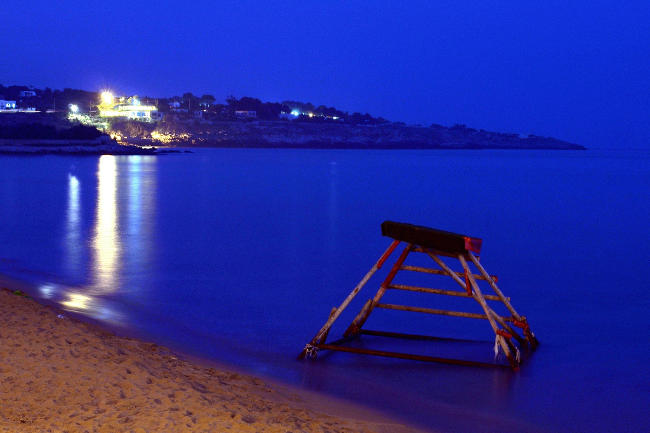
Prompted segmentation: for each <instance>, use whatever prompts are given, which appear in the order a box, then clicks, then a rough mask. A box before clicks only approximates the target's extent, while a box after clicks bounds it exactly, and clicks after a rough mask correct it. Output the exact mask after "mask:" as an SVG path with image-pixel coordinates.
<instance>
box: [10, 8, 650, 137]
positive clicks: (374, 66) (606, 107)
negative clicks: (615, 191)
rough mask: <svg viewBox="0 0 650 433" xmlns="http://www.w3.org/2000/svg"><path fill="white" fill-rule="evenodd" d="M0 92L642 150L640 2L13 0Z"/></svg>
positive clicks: (644, 72)
mask: <svg viewBox="0 0 650 433" xmlns="http://www.w3.org/2000/svg"><path fill="white" fill-rule="evenodd" d="M0 17H2V22H3V27H4V30H3V33H4V36H3V39H2V43H1V44H0V83H2V84H5V85H7V84H32V85H34V86H36V87H45V86H49V87H52V88H63V87H72V88H84V89H89V90H90V89H100V88H105V87H110V88H113V89H115V90H116V91H119V92H123V93H137V94H140V95H151V96H171V95H174V94H181V93H183V92H185V91H192V92H193V93H195V94H202V93H212V94H214V95H215V96H216V97H217V98H218V99H225V97H226V96H228V95H231V94H232V95H235V96H244V95H247V96H256V97H259V98H261V99H264V100H273V101H275V100H284V99H297V100H302V101H309V102H312V103H315V104H325V105H333V106H336V107H337V108H340V109H344V110H347V111H360V112H370V113H371V114H373V115H378V116H383V117H386V118H388V119H391V120H402V121H406V122H408V123H421V124H424V125H428V124H430V123H439V124H443V125H453V124H455V123H463V124H466V125H468V126H472V127H475V128H483V129H489V130H497V131H504V132H517V133H523V134H528V133H533V134H537V135H548V136H555V137H557V138H561V139H565V140H568V141H573V142H577V143H580V144H584V145H586V146H588V147H598V148H647V147H650V2H648V1H635V0H631V1H626V2H614V1H597V0H593V1H570V0H569V1H567V0H565V1H555V0H547V1H544V2H530V1H489V0H485V1H472V2H469V1H462V0H457V1H386V0H376V1H364V2H362V1H328V2H322V1H281V2H279V1H278V2H271V1H252V0H239V1H186V2H178V1H148V2H140V1H128V2H127V1H120V0H114V1H111V2H101V4H95V2H88V1H83V2H80V1H59V2H52V1H51V0H48V1H41V0H39V1H29V2H20V3H19V2H7V4H3V7H2V12H0Z"/></svg>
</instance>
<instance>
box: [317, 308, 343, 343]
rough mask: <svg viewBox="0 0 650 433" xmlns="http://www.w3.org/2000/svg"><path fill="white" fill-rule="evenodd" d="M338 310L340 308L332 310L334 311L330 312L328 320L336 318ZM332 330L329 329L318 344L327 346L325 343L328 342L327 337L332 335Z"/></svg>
mask: <svg viewBox="0 0 650 433" xmlns="http://www.w3.org/2000/svg"><path fill="white" fill-rule="evenodd" d="M337 310H338V308H336V307H333V308H332V311H330V316H329V317H328V319H327V320H329V319H331V318H332V316H334V314H336V311H337ZM330 329H332V328H330ZM330 329H328V330H327V331H325V333H324V334H323V336H322V337H321V339H320V340H318V344H325V341H327V336H328V335H329V333H330Z"/></svg>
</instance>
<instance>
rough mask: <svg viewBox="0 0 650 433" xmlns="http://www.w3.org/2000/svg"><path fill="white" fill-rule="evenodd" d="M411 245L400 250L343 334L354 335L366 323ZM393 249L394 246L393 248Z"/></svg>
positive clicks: (409, 250) (402, 262)
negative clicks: (373, 295)
mask: <svg viewBox="0 0 650 433" xmlns="http://www.w3.org/2000/svg"><path fill="white" fill-rule="evenodd" d="M412 247H413V245H411V244H406V247H404V249H403V250H402V253H401V254H400V256H399V257H398V258H397V261H396V262H395V263H394V264H393V267H392V268H391V269H390V272H389V273H388V276H387V277H386V279H385V280H384V282H383V283H381V286H379V290H377V293H376V294H375V297H374V298H372V300H371V302H370V303H366V304H365V305H364V306H363V308H362V309H361V311H360V312H359V314H357V316H356V317H355V318H354V320H352V323H351V324H350V326H348V329H346V330H345V334H344V335H345V336H349V335H354V334H356V333H358V332H359V329H361V327H362V326H363V324H364V323H366V320H368V316H370V313H372V310H373V309H374V308H375V304H377V303H378V302H379V301H380V300H381V298H382V297H383V296H384V293H386V290H388V286H389V285H390V283H391V282H392V281H393V278H395V275H397V273H398V272H399V269H400V268H401V267H402V264H404V260H406V256H408V255H409V253H410V252H411V248H412ZM393 249H394V248H393Z"/></svg>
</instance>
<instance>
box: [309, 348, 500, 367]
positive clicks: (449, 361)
mask: <svg viewBox="0 0 650 433" xmlns="http://www.w3.org/2000/svg"><path fill="white" fill-rule="evenodd" d="M316 347H318V348H319V349H325V350H335V351H338V352H349V353H360V354H363V355H374V356H383V357H386V358H399V359H410V360H414V361H425V362H439V363H443V364H454V365H467V366H474V367H489V368H508V367H507V366H506V365H502V364H491V363H487V362H478V361H468V360H464V359H451V358H439V357H436V356H426V355H414V354H410V353H401V352H386V351H383V350H372V349H362V348H359V347H346V346H335V345H331V344H319V345H318V346H316Z"/></svg>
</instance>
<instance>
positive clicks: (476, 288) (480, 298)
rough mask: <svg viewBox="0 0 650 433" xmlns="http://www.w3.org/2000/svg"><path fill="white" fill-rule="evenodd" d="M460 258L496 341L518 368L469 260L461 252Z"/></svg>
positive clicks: (513, 365)
mask: <svg viewBox="0 0 650 433" xmlns="http://www.w3.org/2000/svg"><path fill="white" fill-rule="evenodd" d="M458 260H460V263H461V264H462V265H463V269H465V271H467V277H468V278H469V282H470V284H471V285H472V289H474V293H473V294H474V299H476V301H477V302H478V303H479V304H480V305H481V307H482V308H483V311H485V315H486V316H487V318H488V321H489V322H490V326H492V330H493V331H494V334H495V338H496V343H497V344H498V345H499V346H500V347H501V350H503V353H504V354H505V355H506V358H508V361H509V362H510V365H511V366H512V367H513V368H516V367H517V365H518V362H517V359H516V358H515V357H514V356H513V354H512V353H511V350H510V347H509V346H508V343H507V342H506V339H505V337H503V336H502V335H501V333H500V332H499V331H500V329H499V327H498V326H497V323H496V320H495V319H494V316H492V309H491V308H490V307H489V306H488V305H487V302H486V301H485V299H484V298H483V293H482V292H481V288H480V287H479V286H478V284H477V283H476V280H475V279H474V277H473V276H472V272H471V271H470V269H469V266H468V265H467V261H466V260H465V257H463V255H462V254H459V255H458Z"/></svg>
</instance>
